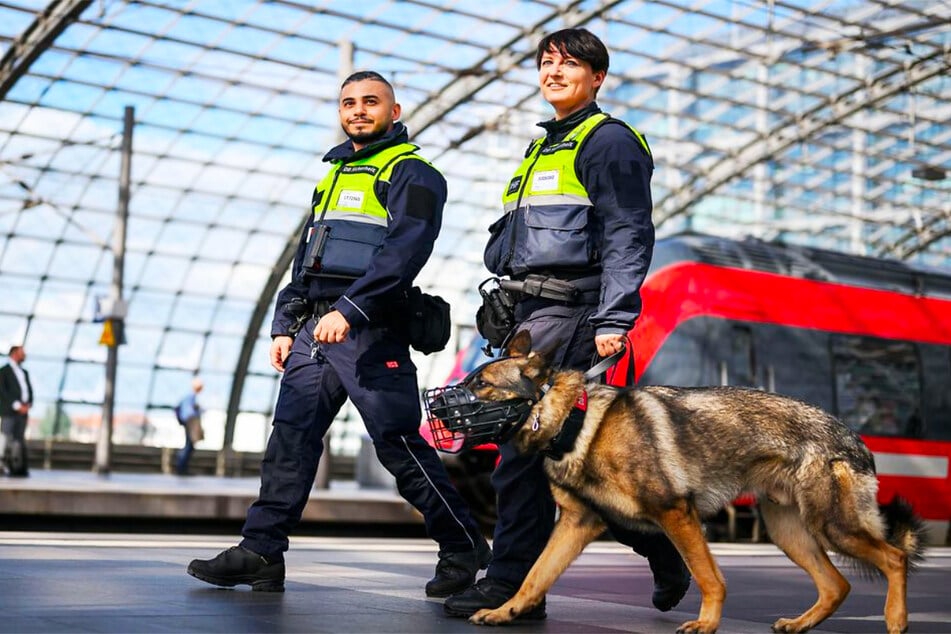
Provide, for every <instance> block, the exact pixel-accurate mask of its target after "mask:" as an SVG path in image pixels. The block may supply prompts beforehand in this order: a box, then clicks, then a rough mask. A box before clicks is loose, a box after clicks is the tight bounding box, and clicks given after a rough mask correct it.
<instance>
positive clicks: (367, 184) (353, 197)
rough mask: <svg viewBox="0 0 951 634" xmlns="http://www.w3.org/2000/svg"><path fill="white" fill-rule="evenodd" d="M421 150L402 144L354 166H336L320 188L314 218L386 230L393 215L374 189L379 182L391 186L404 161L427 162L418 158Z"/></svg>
mask: <svg viewBox="0 0 951 634" xmlns="http://www.w3.org/2000/svg"><path fill="white" fill-rule="evenodd" d="M417 149H419V148H418V146H416V145H413V144H412V143H400V144H398V145H394V146H392V147H388V148H386V149H383V150H380V151H379V152H377V153H376V154H373V155H371V156H367V157H365V158H361V159H358V160H356V161H352V162H350V163H335V164H334V166H333V169H331V170H330V172H328V173H327V175H326V176H324V178H323V179H322V180H321V181H320V183H318V184H317V189H316V190H315V192H314V201H315V204H314V206H313V209H314V215H315V216H317V218H318V219H320V218H321V217H322V218H323V219H324V220H343V221H349V222H360V223H367V224H373V225H378V226H382V227H386V223H387V220H388V217H389V213H388V212H387V210H386V208H385V207H384V206H383V205H382V204H381V203H380V201H379V199H378V198H377V197H376V192H375V187H374V186H375V185H376V181H377V180H381V181H383V182H389V179H390V175H391V174H392V172H393V167H394V166H395V165H396V164H397V163H398V162H399V161H401V160H403V159H404V158H414V159H419V160H423V159H422V158H420V157H419V156H416V155H415V154H414V152H415V151H416V150H417Z"/></svg>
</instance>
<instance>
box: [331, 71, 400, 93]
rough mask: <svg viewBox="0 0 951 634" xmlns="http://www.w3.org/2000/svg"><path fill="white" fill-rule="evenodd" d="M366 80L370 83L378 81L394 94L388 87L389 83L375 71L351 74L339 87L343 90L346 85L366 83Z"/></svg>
mask: <svg viewBox="0 0 951 634" xmlns="http://www.w3.org/2000/svg"><path fill="white" fill-rule="evenodd" d="M368 79H369V80H371V81H378V82H380V83H381V84H386V87H387V88H389V89H390V92H394V91H393V86H391V85H390V82H388V81H386V79H384V77H383V75H381V74H380V73H378V72H376V71H375V70H358V71H357V72H355V73H353V74H352V75H350V76H349V77H347V78H346V79H344V80H343V83H342V84H340V87H341V88H343V87H344V86H346V85H347V84H352V83H353V82H355V81H366V80H368Z"/></svg>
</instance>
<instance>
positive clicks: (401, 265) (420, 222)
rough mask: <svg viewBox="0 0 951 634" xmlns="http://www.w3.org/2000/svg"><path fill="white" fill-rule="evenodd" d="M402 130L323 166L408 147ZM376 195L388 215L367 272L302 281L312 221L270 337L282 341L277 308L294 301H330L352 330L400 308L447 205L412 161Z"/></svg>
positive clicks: (431, 171) (339, 152)
mask: <svg viewBox="0 0 951 634" xmlns="http://www.w3.org/2000/svg"><path fill="white" fill-rule="evenodd" d="M407 140H408V134H407V131H406V126H404V125H403V124H402V123H399V122H397V123H396V124H395V125H394V127H393V130H391V131H390V132H388V133H387V134H386V135H385V136H384V137H383V138H381V139H380V140H379V141H377V142H375V143H372V144H370V145H368V146H367V147H365V148H363V149H361V150H359V151H357V152H354V151H353V145H352V144H351V142H350V141H349V140H348V141H345V142H344V143H341V144H340V145H338V146H337V147H335V148H333V149H332V150H330V151H329V152H328V153H327V154H326V155H325V156H324V159H323V160H324V161H325V162H339V161H342V162H344V163H347V162H350V161H353V160H355V159H358V158H362V157H366V156H369V155H372V154H375V153H376V152H379V151H380V150H382V149H384V148H387V147H390V146H392V145H396V144H399V143H406V142H408V141H407ZM375 193H376V195H377V198H379V200H380V202H382V203H383V205H384V206H385V207H386V209H387V211H388V212H389V215H390V217H389V220H388V222H387V227H386V237H385V239H384V241H383V245H382V247H381V248H380V250H379V252H378V253H377V254H376V255H375V256H374V258H373V261H372V262H371V264H370V268H369V270H368V271H367V272H366V274H364V275H363V277H360V278H358V279H356V280H354V281H349V280H340V279H331V278H319V277H316V278H315V277H311V278H308V279H307V280H306V281H303V280H301V278H300V271H301V262H302V260H303V257H304V250H305V248H306V246H307V244H306V238H307V235H308V232H309V229H310V227H311V226H313V223H314V218H313V216H312V217H311V219H310V221H309V222H308V223H307V225H306V227H305V229H304V232H303V234H302V235H301V238H300V243H299V244H298V247H297V255H296V256H295V257H294V265H293V268H292V270H291V272H292V276H293V277H292V280H291V282H290V283H289V284H288V285H287V286H285V287H284V288H283V289H282V290H281V291H280V293H278V296H277V306H276V310H275V312H274V319H273V321H272V322H271V336H272V337H276V336H278V335H287V334H289V332H290V328H291V325H292V324H293V323H294V320H293V318H292V317H289V316H288V315H285V314H284V313H283V312H282V311H281V308H282V307H283V306H284V305H285V304H286V303H288V302H289V301H291V300H292V299H294V298H304V299H308V300H310V301H316V300H323V299H327V300H331V301H333V302H334V303H333V307H334V308H335V309H337V310H339V311H340V313H341V314H342V315H343V316H344V318H346V320H347V322H348V323H349V324H350V327H351V328H354V329H359V328H361V327H364V326H366V325H368V324H380V323H384V322H385V323H392V321H393V320H394V318H395V317H396V316H395V315H393V310H394V309H396V308H398V307H399V306H401V305H402V302H401V298H402V294H403V293H404V292H405V291H406V290H408V289H409V288H410V287H411V286H412V285H413V280H414V279H416V276H417V275H418V274H419V271H420V269H422V268H423V265H424V264H426V261H427V260H428V259H429V256H430V254H431V253H432V251H433V243H434V242H435V240H436V236H437V235H439V229H440V227H441V226H442V210H443V206H444V205H445V203H446V179H445V178H443V176H442V174H440V173H439V172H438V171H437V170H436V169H435V168H434V167H432V166H431V165H429V164H427V163H425V162H423V161H420V160H416V159H405V160H402V161H400V162H399V163H397V164H396V166H395V167H394V168H393V173H392V175H391V178H390V183H389V184H388V185H387V184H386V183H383V182H380V181H378V182H377V186H376V192H375Z"/></svg>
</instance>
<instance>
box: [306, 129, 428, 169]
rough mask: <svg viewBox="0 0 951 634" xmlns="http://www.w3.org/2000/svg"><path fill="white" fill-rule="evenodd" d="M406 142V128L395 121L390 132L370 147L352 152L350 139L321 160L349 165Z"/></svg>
mask: <svg viewBox="0 0 951 634" xmlns="http://www.w3.org/2000/svg"><path fill="white" fill-rule="evenodd" d="M408 142H409V133H408V132H407V131H406V126H405V125H403V123H402V122H401V121H397V122H396V123H395V124H393V129H392V130H390V131H389V132H387V133H386V134H384V135H383V136H382V137H380V138H379V139H378V140H377V141H375V142H373V143H371V144H370V145H368V146H366V147H364V148H361V149H360V150H357V151H354V150H353V142H352V141H351V140H350V139H347V140H346V141H344V142H343V143H341V144H340V145H338V146H336V147H334V148H332V149H331V150H330V151H329V152H327V153H326V154H325V155H324V158H323V160H324V162H325V163H350V162H351V161H356V160H358V159H361V158H366V157H367V156H372V155H374V154H376V153H377V152H379V151H380V150H383V149H386V148H388V147H391V146H393V145H398V144H400V143H408Z"/></svg>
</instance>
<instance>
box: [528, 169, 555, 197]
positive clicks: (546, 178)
mask: <svg viewBox="0 0 951 634" xmlns="http://www.w3.org/2000/svg"><path fill="white" fill-rule="evenodd" d="M557 189H558V170H547V171H544V172H535V173H534V174H532V191H533V192H551V191H555V190H557Z"/></svg>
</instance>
